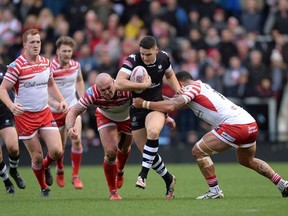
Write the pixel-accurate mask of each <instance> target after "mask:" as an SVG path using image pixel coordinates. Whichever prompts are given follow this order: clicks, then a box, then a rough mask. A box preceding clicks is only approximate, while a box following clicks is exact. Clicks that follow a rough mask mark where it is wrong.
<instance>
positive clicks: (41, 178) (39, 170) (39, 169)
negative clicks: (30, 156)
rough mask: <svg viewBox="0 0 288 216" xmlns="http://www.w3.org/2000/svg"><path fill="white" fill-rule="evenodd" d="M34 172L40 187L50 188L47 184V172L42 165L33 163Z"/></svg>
mask: <svg viewBox="0 0 288 216" xmlns="http://www.w3.org/2000/svg"><path fill="white" fill-rule="evenodd" d="M32 170H33V172H34V175H35V176H36V179H37V181H38V183H39V185H40V188H41V189H42V188H48V185H47V184H46V182H45V170H44V167H43V166H42V165H36V164H34V163H32Z"/></svg>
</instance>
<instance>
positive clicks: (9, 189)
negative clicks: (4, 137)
mask: <svg viewBox="0 0 288 216" xmlns="http://www.w3.org/2000/svg"><path fill="white" fill-rule="evenodd" d="M0 177H1V178H2V180H3V183H4V185H5V189H6V193H7V194H15V189H14V186H13V184H12V182H11V181H10V179H9V175H8V170H7V166H6V164H5V163H4V161H3V155H2V148H1V147H0Z"/></svg>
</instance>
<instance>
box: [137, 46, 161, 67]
mask: <svg viewBox="0 0 288 216" xmlns="http://www.w3.org/2000/svg"><path fill="white" fill-rule="evenodd" d="M157 53H158V48H156V47H155V48H151V49H144V48H143V47H140V55H141V59H142V61H143V62H144V64H145V65H150V64H153V63H154V62H155V61H156V55H157Z"/></svg>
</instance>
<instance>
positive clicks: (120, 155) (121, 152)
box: [117, 132, 132, 189]
mask: <svg viewBox="0 0 288 216" xmlns="http://www.w3.org/2000/svg"><path fill="white" fill-rule="evenodd" d="M131 143H132V135H131V134H126V133H123V132H121V133H119V142H118V151H117V188H118V189H119V188H121V187H122V185H123V183H124V167H125V164H126V162H127V159H128V157H129V155H130V152H131Z"/></svg>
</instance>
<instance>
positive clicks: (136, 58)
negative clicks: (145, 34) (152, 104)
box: [120, 51, 171, 101]
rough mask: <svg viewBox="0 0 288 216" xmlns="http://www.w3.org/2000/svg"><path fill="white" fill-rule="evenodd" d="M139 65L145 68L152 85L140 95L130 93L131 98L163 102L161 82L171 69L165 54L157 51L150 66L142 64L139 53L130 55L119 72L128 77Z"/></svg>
mask: <svg viewBox="0 0 288 216" xmlns="http://www.w3.org/2000/svg"><path fill="white" fill-rule="evenodd" d="M139 65H141V66H143V67H145V68H146V70H147V72H148V74H149V76H150V77H151V82H152V85H151V86H150V87H149V88H148V89H146V90H144V91H143V92H141V93H140V94H137V93H135V92H132V97H133V98H134V97H141V98H143V99H144V100H150V101H159V100H163V97H162V84H163V81H162V80H163V77H164V74H165V73H166V72H168V71H169V70H170V69H171V62H170V58H169V56H168V55H167V53H165V52H163V51H159V52H158V54H157V56H156V61H155V62H154V63H153V64H150V65H145V64H144V62H143V61H142V59H141V56H140V53H135V54H131V55H129V56H128V57H127V58H126V59H125V61H124V62H123V65H122V67H121V69H120V71H123V72H124V73H127V74H128V75H129V76H130V74H131V73H132V70H133V69H134V68H135V67H136V66H139Z"/></svg>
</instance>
